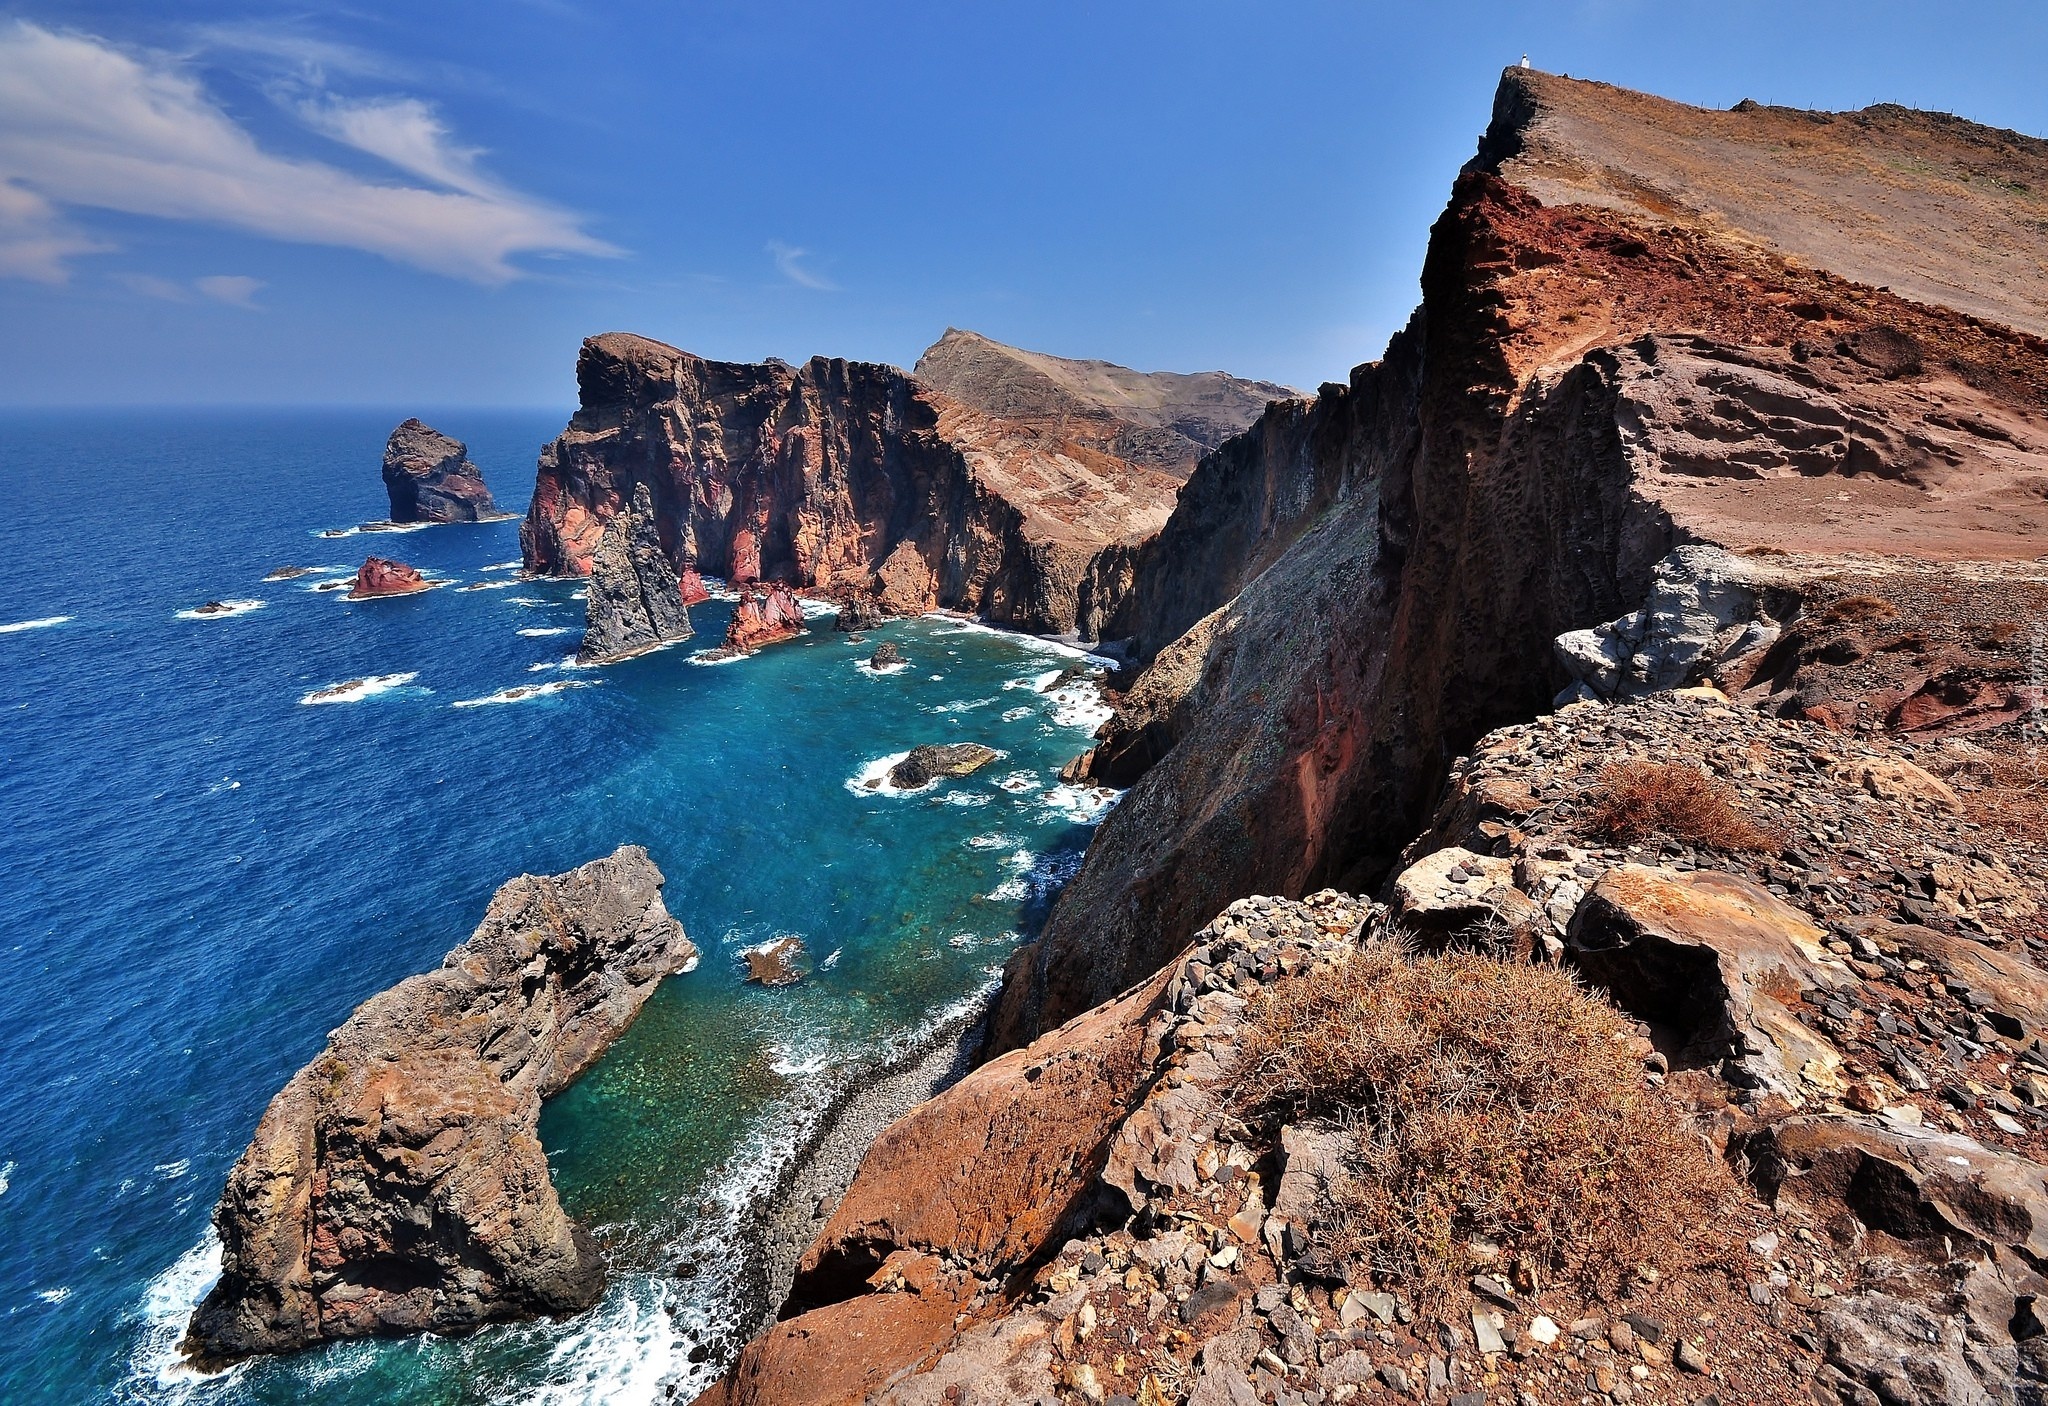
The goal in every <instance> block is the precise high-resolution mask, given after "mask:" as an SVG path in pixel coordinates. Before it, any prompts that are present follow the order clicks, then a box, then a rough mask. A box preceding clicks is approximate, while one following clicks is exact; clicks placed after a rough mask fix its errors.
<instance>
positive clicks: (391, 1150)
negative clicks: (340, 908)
mask: <svg viewBox="0 0 2048 1406" xmlns="http://www.w3.org/2000/svg"><path fill="white" fill-rule="evenodd" d="M661 886H662V877H661V873H660V871H659V870H657V869H656V868H655V867H654V864H653V863H652V861H650V860H649V859H648V858H647V852H646V851H645V850H643V849H640V848H639V847H637V846H633V845H628V846H624V847H622V848H621V849H619V850H618V851H616V852H615V853H613V854H611V855H609V856H607V857H606V858H603V859H599V860H593V861H592V862H591V863H589V864H585V865H583V866H581V867H580V868H577V869H572V870H570V871H569V872H568V873H566V874H559V875H555V876H553V877H537V876H534V875H524V876H522V877H520V878H517V879H514V880H512V881H511V882H510V883H508V884H506V885H505V886H504V887H503V888H501V889H499V890H498V892H497V894H496V895H495V896H494V897H493V898H492V899H491V903H490V907H489V908H488V909H487V910H486V911H485V913H484V918H483V922H482V923H481V924H479V925H478V927H477V930H476V932H475V933H474V934H473V935H472V936H471V937H470V939H469V941H467V942H465V943H464V944H462V945H461V946H460V947H457V948H456V949H455V950H454V951H452V952H450V953H449V954H448V957H447V960H446V962H445V963H444V964H443V965H442V966H441V967H440V969H438V970H436V971H433V972H429V973H426V974H424V975H420V976H413V977H408V978H407V979H406V980H404V981H402V982H400V983H399V984H398V985H396V986H394V987H392V988H391V989H390V990H389V991H386V992H383V993H382V994H380V995H378V996H374V997H372V998H371V999H370V1000H368V1001H366V1002H364V1003H363V1005H362V1006H360V1007H359V1008H358V1009H357V1010H356V1012H355V1014H353V1015H352V1016H350V1017H349V1019H348V1020H347V1021H346V1022H344V1023H343V1024H342V1026H341V1027H340V1028H339V1029H337V1030H336V1031H335V1032H334V1033H333V1035H331V1036H330V1037H329V1039H328V1043H327V1048H326V1049H325V1050H324V1051H323V1052H322V1053H321V1054H320V1056H319V1057H318V1058H316V1059H315V1060H314V1061H313V1062H312V1063H311V1064H309V1065H307V1066H306V1067H305V1068H304V1069H302V1070H300V1071H299V1072H298V1073H297V1074H296V1075H294V1076H293V1077H292V1079H291V1081H290V1082H289V1083H287V1084H286V1085H285V1087H284V1088H283V1090H282V1091H280V1092H279V1093H278V1095H277V1097H276V1098H274V1099H272V1100H271V1102H270V1106H269V1107H268V1108H267V1109H266V1110H265V1111H264V1114H263V1119H262V1122H261V1123H260V1124H259V1125H258V1126H257V1129H256V1136H255V1139H254V1140H253V1141H252V1142H251V1143H250V1145H249V1149H248V1151H247V1152H245V1153H244V1154H243V1155H242V1158H241V1160H240V1161H239V1162H238V1163H236V1165H235V1168H234V1170H233V1172H231V1173H230V1174H229V1177H228V1184H227V1189H226V1191H225V1192H224V1193H223V1194H222V1196H221V1200H220V1205H219V1207H218V1208H217V1209H216V1210H215V1212H214V1225H215V1227H216V1228H217V1229H218V1230H219V1232H220V1238H221V1245H222V1271H221V1277H220V1281H219V1283H218V1284H217V1285H216V1286H215V1287H214V1289H213V1291H212V1292H211V1293H210V1294H208V1295H207V1297H206V1300H205V1302H203V1303H202V1304H201V1305H200V1306H199V1309H198V1312H196V1313H195V1314H194V1315H193V1318H192V1325H191V1330H190V1332H189V1334H188V1335H187V1337H186V1340H185V1350H186V1351H187V1352H188V1353H189V1354H190V1355H191V1356H192V1357H193V1358H194V1359H195V1360H197V1361H199V1362H201V1363H206V1364H213V1365H218V1364H222V1363H227V1362H232V1361H235V1360H237V1359H240V1358H244V1357H248V1356H251V1355H253V1354H257V1353H267V1352H288V1351H292V1350H294V1349H297V1348H302V1347H309V1346H311V1345H313V1344H315V1343H319V1342H326V1341H331V1340H335V1339H341V1338H357V1337H368V1336H373V1335H374V1336H386V1335H391V1334H398V1333H417V1332H435V1333H461V1332H467V1331H469V1330H471V1329H474V1328H477V1327H479V1326H481V1325H483V1324H485V1323H492V1322H501V1321H504V1320H507V1319H518V1318H530V1317H533V1316H535V1315H537V1314H562V1313H571V1312H574V1311H576V1310H578V1309H583V1308H587V1307H589V1306H590V1305H591V1304H592V1303H594V1302H595V1301H596V1299H597V1296H598V1293H599V1291H600V1290H601V1289H602V1287H603V1284H604V1265H603V1261H602V1260H601V1259H600V1257H599V1255H598V1251H597V1247H596V1246H595V1245H594V1244H593V1243H592V1241H591V1239H590V1236H589V1234H588V1233H587V1232H586V1231H585V1230H584V1229H583V1227H582V1226H580V1225H578V1224H577V1223H576V1222H574V1221H572V1220H570V1219H569V1217H568V1216H567V1215H566V1214H564V1213H563V1211H562V1207H561V1203H560V1202H559V1201H558V1200H557V1199H556V1197H555V1190H554V1186H553V1184H552V1183H551V1182H550V1181H549V1178H548V1167H547V1158H546V1155H545V1153H544V1151H543V1149H542V1147H541V1144H540V1139H539V1137H538V1136H537V1133H536V1129H537V1127H538V1125H539V1118H540V1106H541V1101H542V1100H543V1099H545V1098H547V1097H549V1096H550V1095H552V1094H555V1093H558V1092H560V1091H561V1090H562V1089H563V1088H565V1087H566V1086H567V1085H568V1084H569V1083H570V1082H572V1081H573V1080H574V1079H575V1078H576V1077H577V1076H578V1075H580V1074H581V1073H583V1072H584V1071H585V1070H586V1069H588V1068H589V1067H590V1066H591V1064H593V1063H594V1062H595V1061H596V1060H597V1058H598V1056H599V1055H601V1054H602V1053H603V1052H604V1051H605V1049H606V1047H607V1046H609V1045H610V1044H611V1042H612V1041H613V1040H614V1039H616V1038H617V1037H618V1036H619V1034H620V1033H621V1032H622V1031H624V1030H625V1028H626V1027H627V1026H628V1025H630V1024H631V1023H632V1020H633V1017H634V1016H635V1015H636V1014H637V1013H638V1011H639V1009H640V1005H641V1003H642V1002H644V1001H645V1000H646V999H647V997H648V996H650V995H652V994H653V992H654V989H655V987H656V986H658V985H659V984H660V982H661V980H662V979H663V978H664V977H666V976H669V975H671V974H673V973H675V972H679V971H686V970H688V969H689V968H690V967H691V966H693V965H694V964H695V962H696V959H697V950H696V948H695V947H693V946H692V945H691V944H690V941H689V939H688V938H687V937H685V936H684V934H683V929H682V925H681V924H679V923H678V922H676V920H675V919H674V918H672V917H670V916H669V914H668V911H667V909H666V908H664V907H663V905H662V901H661Z"/></svg>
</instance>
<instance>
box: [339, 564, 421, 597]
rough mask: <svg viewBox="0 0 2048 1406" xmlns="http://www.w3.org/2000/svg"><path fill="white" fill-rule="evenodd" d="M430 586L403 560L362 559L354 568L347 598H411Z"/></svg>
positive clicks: (417, 570) (415, 569)
mask: <svg viewBox="0 0 2048 1406" xmlns="http://www.w3.org/2000/svg"><path fill="white" fill-rule="evenodd" d="M433 584H434V583H433V582H431V581H429V580H427V578H426V577H424V576H422V575H420V573H419V569H418V568H417V567H411V566H407V565H406V564H405V563H404V562H402V561H392V560H391V559H390V558H388V557H364V558H363V564H362V565H361V566H360V567H358V568H357V569H356V581H355V584H354V585H353V586H351V587H349V592H348V598H349V599H350V600H376V599H378V598H379V597H381V596H412V595H418V594H419V593H420V592H421V591H425V590H431V589H432V588H433Z"/></svg>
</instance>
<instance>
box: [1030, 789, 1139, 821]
mask: <svg viewBox="0 0 2048 1406" xmlns="http://www.w3.org/2000/svg"><path fill="white" fill-rule="evenodd" d="M1122 795H1123V793H1122V792H1121V791H1112V790H1110V789H1109V788H1108V787H1106V786H1069V785H1067V784H1066V783H1064V782H1062V783H1061V784H1060V785H1058V786H1054V787H1052V788H1050V789H1049V790H1047V791H1046V793H1045V794H1044V795H1043V796H1041V797H1039V802H1038V803H1039V806H1040V808H1041V809H1043V810H1044V811H1045V812H1046V813H1047V816H1048V818H1052V819H1059V820H1070V821H1073V822H1074V823H1075V824H1077V825H1093V824H1095V823H1096V822H1097V821H1099V820H1101V819H1102V817H1103V816H1105V815H1107V814H1108V813H1109V808H1110V807H1111V806H1113V805H1115V804H1116V803H1117V801H1118V800H1120V799H1121V798H1122Z"/></svg>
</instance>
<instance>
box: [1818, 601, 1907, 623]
mask: <svg viewBox="0 0 2048 1406" xmlns="http://www.w3.org/2000/svg"><path fill="white" fill-rule="evenodd" d="M1898 618H1899V609H1898V607H1897V606H1895V605H1893V604H1892V603H1891V602H1890V601H1888V600H1886V599H1885V598H1884V597H1882V596H1838V597H1836V598H1835V599H1834V600H1831V601H1829V602H1828V603H1827V604H1826V605H1824V606H1822V607H1821V610H1820V619H1821V622H1822V623H1824V624H1828V625H1867V624H1869V623H1870V622H1872V621H1874V620H1896V619H1898Z"/></svg>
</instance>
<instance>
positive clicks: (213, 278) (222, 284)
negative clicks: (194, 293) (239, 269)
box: [192, 273, 263, 312]
mask: <svg viewBox="0 0 2048 1406" xmlns="http://www.w3.org/2000/svg"><path fill="white" fill-rule="evenodd" d="M192 286H193V287H194V288H197V289H198V290H199V291H200V292H202V293H204V294H205V295H206V296H207V297H209V298H211V299H213V300H214V301H215V302H217V303H226V304H227V305H228V306H230V307H237V308H247V309H249V311H251V312H255V311H257V307H256V294H257V292H258V291H259V290H261V289H262V287H263V280H262V279H260V278H251V277H249V276H248V275H247V274H241V273H213V274H208V275H207V276H206V277H204V278H195V279H193V280H192Z"/></svg>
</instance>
